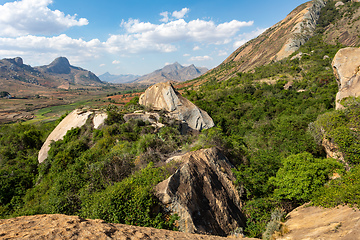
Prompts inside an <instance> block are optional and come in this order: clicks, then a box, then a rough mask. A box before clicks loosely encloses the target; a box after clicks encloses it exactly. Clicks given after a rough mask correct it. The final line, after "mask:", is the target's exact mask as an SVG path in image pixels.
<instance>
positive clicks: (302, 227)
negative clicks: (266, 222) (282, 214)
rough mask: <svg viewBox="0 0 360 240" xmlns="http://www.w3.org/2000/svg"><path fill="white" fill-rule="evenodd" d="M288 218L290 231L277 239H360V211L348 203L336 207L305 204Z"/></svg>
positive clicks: (287, 224)
mask: <svg viewBox="0 0 360 240" xmlns="http://www.w3.org/2000/svg"><path fill="white" fill-rule="evenodd" d="M286 219H288V220H287V221H286V222H285V227H286V228H287V230H288V232H289V233H287V234H285V235H284V236H282V237H279V238H276V239H277V240H300V239H326V240H338V239H351V240H356V239H360V227H359V226H360V212H359V211H355V210H354V209H353V208H351V207H349V206H346V205H345V206H338V207H335V208H321V207H314V206H308V205H303V206H300V207H298V208H296V209H294V210H293V211H291V212H290V213H289V214H288V215H287V217H286Z"/></svg>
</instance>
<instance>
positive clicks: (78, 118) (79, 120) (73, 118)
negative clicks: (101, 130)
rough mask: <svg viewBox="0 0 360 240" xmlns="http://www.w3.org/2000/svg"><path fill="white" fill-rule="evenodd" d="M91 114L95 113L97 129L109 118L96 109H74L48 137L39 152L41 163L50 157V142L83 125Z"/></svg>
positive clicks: (94, 118)
mask: <svg viewBox="0 0 360 240" xmlns="http://www.w3.org/2000/svg"><path fill="white" fill-rule="evenodd" d="M91 115H94V116H93V119H92V122H93V125H94V128H95V129H97V128H98V127H99V126H100V125H101V124H103V123H104V121H105V119H106V118H107V114H106V113H103V112H96V111H94V110H82V109H75V110H74V111H72V112H71V113H69V114H68V115H67V116H66V117H65V118H64V119H63V120H62V121H61V122H60V123H59V125H57V126H56V128H55V129H54V130H53V131H52V132H51V133H50V135H49V136H48V137H47V139H46V141H45V142H44V144H43V146H42V147H41V149H40V151H39V154H38V161H39V163H42V162H43V161H44V160H45V159H46V158H47V157H48V152H49V150H50V144H51V143H52V142H53V141H55V142H56V141H58V140H61V139H63V138H64V136H65V135H66V133H67V131H69V130H70V129H72V128H77V127H82V126H83V125H84V124H85V123H86V121H87V120H88V118H89V117H90V116H91Z"/></svg>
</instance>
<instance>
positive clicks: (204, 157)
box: [155, 148, 246, 236]
mask: <svg viewBox="0 0 360 240" xmlns="http://www.w3.org/2000/svg"><path fill="white" fill-rule="evenodd" d="M173 161H177V162H178V163H182V166H181V167H180V168H179V169H178V170H177V171H176V172H175V173H174V174H173V175H172V176H170V177H169V178H168V179H166V180H165V181H163V182H161V183H159V184H158V185H157V186H156V187H155V195H156V196H157V197H158V198H159V199H160V201H161V202H162V203H163V204H164V205H165V207H166V208H167V209H168V210H169V211H170V212H171V213H177V214H178V215H179V217H180V220H179V228H180V230H181V231H184V232H190V233H203V234H214V235H220V236H226V235H230V233H231V232H232V231H234V230H235V229H237V228H238V227H244V226H245V222H246V220H245V217H244V216H243V214H242V212H241V200H240V197H239V194H238V192H237V190H236V187H235V185H234V184H233V182H234V181H235V177H234V175H233V173H232V169H233V168H234V167H233V166H232V165H231V163H230V162H229V161H228V160H227V158H226V157H225V156H224V155H222V154H221V152H220V151H219V150H218V149H217V148H211V149H202V150H198V151H195V152H190V153H187V154H185V155H183V156H180V157H176V158H173Z"/></svg>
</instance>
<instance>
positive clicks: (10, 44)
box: [0, 34, 106, 64]
mask: <svg viewBox="0 0 360 240" xmlns="http://www.w3.org/2000/svg"><path fill="white" fill-rule="evenodd" d="M0 46H1V47H0V55H1V56H4V57H13V56H21V57H23V58H27V59H31V62H36V63H39V64H45V63H48V62H50V61H52V60H53V59H54V58H55V57H58V56H59V55H61V56H66V57H68V58H70V59H71V60H72V63H78V62H84V61H86V60H87V59H89V58H92V59H94V58H98V57H100V56H101V54H102V52H103V51H104V48H105V47H106V46H104V44H103V43H102V42H100V41H99V40H98V39H93V40H91V41H84V40H82V39H73V38H71V37H69V36H67V35H65V34H62V35H59V36H54V37H40V36H33V35H28V36H21V37H17V38H1V37H0Z"/></svg>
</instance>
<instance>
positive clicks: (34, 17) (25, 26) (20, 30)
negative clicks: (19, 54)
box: [0, 0, 89, 37]
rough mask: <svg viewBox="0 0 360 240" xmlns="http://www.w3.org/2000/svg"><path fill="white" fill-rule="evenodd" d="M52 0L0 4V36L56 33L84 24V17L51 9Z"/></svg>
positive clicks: (29, 0)
mask: <svg viewBox="0 0 360 240" xmlns="http://www.w3.org/2000/svg"><path fill="white" fill-rule="evenodd" d="M51 3H52V0H21V1H15V2H8V3H5V4H4V5H0V36H3V37H17V36H22V35H27V34H33V35H34V34H56V33H60V32H62V31H64V30H66V29H68V28H70V27H73V26H84V25H87V24H88V23H89V22H88V20H87V19H85V18H80V19H79V20H77V19H76V18H77V16H76V15H73V16H70V15H65V13H63V12H61V11H59V10H51V9H49V8H48V5H49V4H51Z"/></svg>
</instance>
